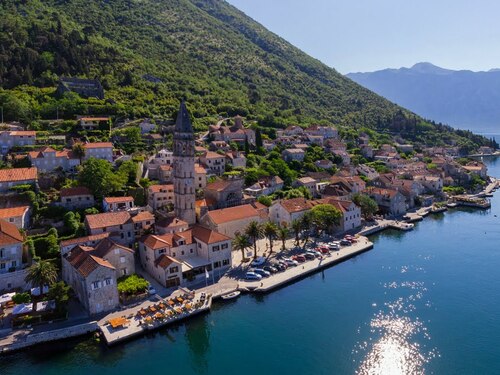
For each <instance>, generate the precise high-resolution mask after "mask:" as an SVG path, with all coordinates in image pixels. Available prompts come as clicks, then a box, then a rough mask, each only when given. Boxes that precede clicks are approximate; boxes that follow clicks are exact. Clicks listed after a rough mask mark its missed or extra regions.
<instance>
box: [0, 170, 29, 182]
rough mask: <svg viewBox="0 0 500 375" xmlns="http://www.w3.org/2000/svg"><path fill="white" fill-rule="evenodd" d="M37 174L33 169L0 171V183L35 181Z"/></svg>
mask: <svg viewBox="0 0 500 375" xmlns="http://www.w3.org/2000/svg"><path fill="white" fill-rule="evenodd" d="M37 172H38V170H37V169H36V168H35V167H32V168H13V169H0V182H14V181H27V180H36V177H37Z"/></svg>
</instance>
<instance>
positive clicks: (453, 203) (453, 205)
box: [446, 202, 458, 208]
mask: <svg viewBox="0 0 500 375" xmlns="http://www.w3.org/2000/svg"><path fill="white" fill-rule="evenodd" d="M457 206H458V204H457V203H455V202H451V203H447V204H446V207H448V208H455V207H457Z"/></svg>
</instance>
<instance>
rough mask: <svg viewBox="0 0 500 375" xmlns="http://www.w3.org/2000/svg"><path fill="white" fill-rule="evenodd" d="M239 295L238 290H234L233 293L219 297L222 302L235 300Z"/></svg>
mask: <svg viewBox="0 0 500 375" xmlns="http://www.w3.org/2000/svg"><path fill="white" fill-rule="evenodd" d="M240 294H241V292H240V291H239V290H235V291H234V292H231V293H227V294H223V295H222V296H221V298H222V299H223V300H230V299H234V298H237V297H238V296H239V295H240Z"/></svg>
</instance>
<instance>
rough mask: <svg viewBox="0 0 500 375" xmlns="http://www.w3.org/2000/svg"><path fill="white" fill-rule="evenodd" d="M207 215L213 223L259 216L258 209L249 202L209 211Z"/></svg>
mask: <svg viewBox="0 0 500 375" xmlns="http://www.w3.org/2000/svg"><path fill="white" fill-rule="evenodd" d="M207 215H208V217H209V218H210V220H211V221H212V222H213V223H215V224H223V223H227V222H230V221H236V220H242V219H247V218H257V217H260V214H259V211H258V210H256V209H255V208H254V207H252V205H250V204H244V205H242V206H235V207H229V208H222V209H219V210H214V211H209V212H208V213H207Z"/></svg>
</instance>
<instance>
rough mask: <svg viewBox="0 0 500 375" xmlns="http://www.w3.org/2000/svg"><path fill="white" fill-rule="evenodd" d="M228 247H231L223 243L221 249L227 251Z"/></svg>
mask: <svg viewBox="0 0 500 375" xmlns="http://www.w3.org/2000/svg"><path fill="white" fill-rule="evenodd" d="M228 247H229V245H228V244H227V243H223V244H222V245H221V247H220V248H221V249H222V250H224V249H227V248H228Z"/></svg>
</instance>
